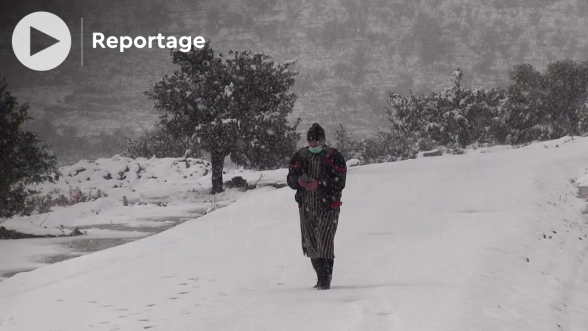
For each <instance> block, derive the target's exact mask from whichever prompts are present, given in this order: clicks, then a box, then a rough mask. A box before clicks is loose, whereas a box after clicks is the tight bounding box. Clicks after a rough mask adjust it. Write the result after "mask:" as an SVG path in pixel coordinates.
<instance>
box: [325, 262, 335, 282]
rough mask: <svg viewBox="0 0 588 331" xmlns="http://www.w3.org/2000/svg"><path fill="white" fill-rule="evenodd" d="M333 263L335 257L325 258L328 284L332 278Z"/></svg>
mask: <svg viewBox="0 0 588 331" xmlns="http://www.w3.org/2000/svg"><path fill="white" fill-rule="evenodd" d="M334 264H335V259H327V266H328V270H329V284H331V280H332V279H333V265H334Z"/></svg>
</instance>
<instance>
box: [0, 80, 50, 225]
mask: <svg viewBox="0 0 588 331" xmlns="http://www.w3.org/2000/svg"><path fill="white" fill-rule="evenodd" d="M7 86H8V85H7V84H6V82H5V80H4V79H2V81H0V217H2V218H6V217H11V216H13V215H15V214H17V213H19V212H21V211H23V210H24V209H25V202H26V198H27V197H28V191H27V190H26V185H30V184H38V183H41V182H44V181H47V180H50V181H52V179H53V178H52V175H53V173H54V172H55V171H56V170H57V169H56V165H57V160H56V158H55V156H54V155H53V154H52V153H51V152H50V151H49V149H48V146H47V145H45V144H43V145H42V144H41V140H40V139H39V137H38V136H37V135H36V134H35V133H32V132H29V131H25V130H23V129H22V127H21V126H22V125H23V124H24V123H25V122H26V121H28V120H30V119H31V117H29V115H28V109H29V106H28V104H23V105H19V104H18V102H17V101H16V98H15V97H13V96H12V95H11V94H10V91H9V90H8V89H7Z"/></svg>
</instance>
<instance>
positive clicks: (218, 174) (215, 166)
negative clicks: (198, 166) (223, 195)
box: [210, 151, 225, 194]
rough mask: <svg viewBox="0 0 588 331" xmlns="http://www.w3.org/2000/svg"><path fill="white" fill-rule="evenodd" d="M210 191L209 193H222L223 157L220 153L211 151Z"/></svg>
mask: <svg viewBox="0 0 588 331" xmlns="http://www.w3.org/2000/svg"><path fill="white" fill-rule="evenodd" d="M210 155H211V159H212V191H211V192H210V193H212V194H215V193H220V192H222V191H223V165H224V161H225V155H224V154H223V153H221V152H217V151H212V153H210Z"/></svg>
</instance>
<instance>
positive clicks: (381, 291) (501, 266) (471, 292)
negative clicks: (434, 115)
mask: <svg viewBox="0 0 588 331" xmlns="http://www.w3.org/2000/svg"><path fill="white" fill-rule="evenodd" d="M556 146H558V147H556ZM587 149H588V139H576V140H574V141H571V140H570V139H569V138H566V139H561V140H559V141H554V142H548V143H539V144H534V145H531V146H528V147H525V148H521V149H516V150H508V149H505V148H495V149H488V150H485V151H484V153H481V152H480V153H478V152H476V153H471V154H469V155H460V156H443V157H437V158H423V159H416V160H410V161H404V162H397V163H391V164H381V165H371V166H363V167H354V168H351V169H350V171H349V175H348V185H347V188H346V190H345V191H344V199H343V200H344V204H343V207H342V214H341V219H340V225H339V230H338V231H339V232H338V235H337V238H336V254H337V259H336V261H335V271H334V279H333V286H334V288H333V289H332V290H330V291H316V290H313V289H311V287H312V285H314V282H315V278H314V277H315V276H314V272H313V270H312V267H311V266H310V262H309V261H308V259H307V258H305V257H303V256H302V254H301V249H300V234H299V223H298V215H297V209H296V206H295V204H294V202H293V191H291V190H290V189H289V188H284V189H279V190H276V189H273V188H269V187H266V188H261V189H257V190H253V191H250V192H248V193H247V194H246V195H245V196H244V197H242V198H240V199H239V200H237V201H236V202H235V203H233V204H231V205H229V206H228V207H225V208H223V209H220V210H217V211H215V212H213V213H211V214H208V215H206V216H203V217H201V218H198V219H196V220H194V221H188V222H185V223H183V224H181V225H179V226H177V227H175V228H173V229H171V230H168V231H165V232H163V233H160V234H157V235H154V236H151V237H148V238H145V239H142V240H139V241H135V242H132V243H129V244H126V245H122V246H118V247H115V248H112V249H108V250H105V251H101V252H98V253H94V254H90V255H86V256H83V257H80V258H76V259H73V260H68V261H65V262H62V263H57V264H54V265H50V266H47V267H43V268H40V269H37V270H35V271H32V272H29V273H22V274H18V275H16V276H14V277H12V278H10V279H7V280H5V281H3V282H2V283H0V329H1V330H3V331H4V330H6V331H11V330H62V331H65V330H72V331H73V330H75V331H79V330H145V329H149V330H323V331H328V330H337V331H338V330H489V331H490V330H492V331H494V330H586V329H588V314H587V313H588V264H586V262H588V260H587V259H586V256H585V254H586V248H587V245H586V243H587V242H588V238H586V237H585V233H588V232H587V231H588V229H586V226H585V218H584V217H585V216H583V215H582V214H581V210H582V209H583V208H584V201H583V200H581V199H579V198H577V197H576V195H575V194H576V188H575V187H574V186H573V184H572V183H571V182H570V179H572V178H575V177H578V176H580V175H583V174H584V170H585V169H586V167H588V154H586V152H585V151H586V150H587ZM544 235H545V237H544ZM582 239H583V240H582Z"/></svg>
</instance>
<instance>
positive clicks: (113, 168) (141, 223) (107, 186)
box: [0, 155, 287, 280]
mask: <svg viewBox="0 0 588 331" xmlns="http://www.w3.org/2000/svg"><path fill="white" fill-rule="evenodd" d="M60 172H61V173H62V176H61V177H60V178H59V180H58V181H57V182H56V183H49V182H47V183H43V184H41V185H33V186H31V187H30V188H31V189H34V190H37V191H39V192H40V193H41V194H42V195H45V194H48V193H51V195H52V196H53V198H56V197H58V196H59V195H63V196H65V197H66V198H68V199H70V198H73V199H79V194H77V193H76V192H78V190H79V192H82V193H83V194H84V195H86V196H88V195H92V196H94V197H97V196H101V197H100V198H98V199H95V200H93V201H87V202H82V203H76V204H74V205H71V206H67V207H52V208H51V212H49V213H42V214H38V213H36V214H34V215H31V216H15V217H13V218H11V219H9V220H7V221H5V222H3V223H1V224H0V225H1V226H4V227H6V228H7V229H10V230H17V231H20V232H24V233H30V234H36V235H47V234H48V235H64V234H65V235H67V234H70V233H71V232H72V231H73V230H74V229H76V228H79V229H80V230H81V231H82V232H83V233H85V235H84V236H80V237H68V238H47V239H26V240H8V241H6V240H0V252H7V254H1V255H0V280H2V279H3V278H5V277H6V276H10V275H13V274H14V273H17V272H19V271H29V270H32V269H35V268H37V267H40V266H43V265H45V264H46V263H51V262H52V261H54V260H55V258H56V257H57V258H59V259H65V258H67V257H75V256H79V255H81V254H85V253H87V252H92V251H94V250H100V249H103V248H104V246H106V247H110V246H108V245H109V244H110V242H111V239H119V240H118V241H117V243H124V242H126V241H128V240H131V239H137V238H141V237H145V236H148V235H152V234H153V233H156V232H160V231H162V230H165V229H167V228H170V227H172V226H174V225H176V224H177V223H180V222H182V221H183V220H187V219H193V218H196V217H199V216H201V215H205V214H207V213H209V212H211V211H213V210H215V209H217V208H221V207H224V206H226V205H228V204H231V203H232V202H234V201H236V200H237V199H239V198H240V197H242V196H243V195H244V193H243V192H242V191H241V190H239V189H232V190H227V191H225V192H223V193H220V194H216V195H214V196H213V195H210V194H209V193H208V192H210V189H211V175H212V174H211V166H210V163H209V162H208V161H205V160H199V159H187V160H182V159H175V158H163V159H158V158H155V157H154V158H151V159H144V158H138V159H131V158H126V157H121V156H119V155H116V156H114V157H112V158H109V159H98V160H96V161H88V160H81V161H80V162H78V163H76V164H74V165H72V166H67V167H62V168H61V169H60ZM286 173H287V170H286V169H281V170H274V171H263V172H259V171H252V170H244V169H242V168H235V167H230V168H229V169H227V170H226V171H225V174H224V175H223V179H224V180H230V179H231V178H233V177H235V176H241V177H243V178H244V179H245V180H247V182H248V184H249V185H257V186H263V185H269V184H277V185H285V176H286ZM76 196H77V198H76ZM125 201H126V205H125ZM96 242H104V244H102V243H96ZM88 243H90V244H92V245H93V247H92V248H87V247H86V246H88Z"/></svg>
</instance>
